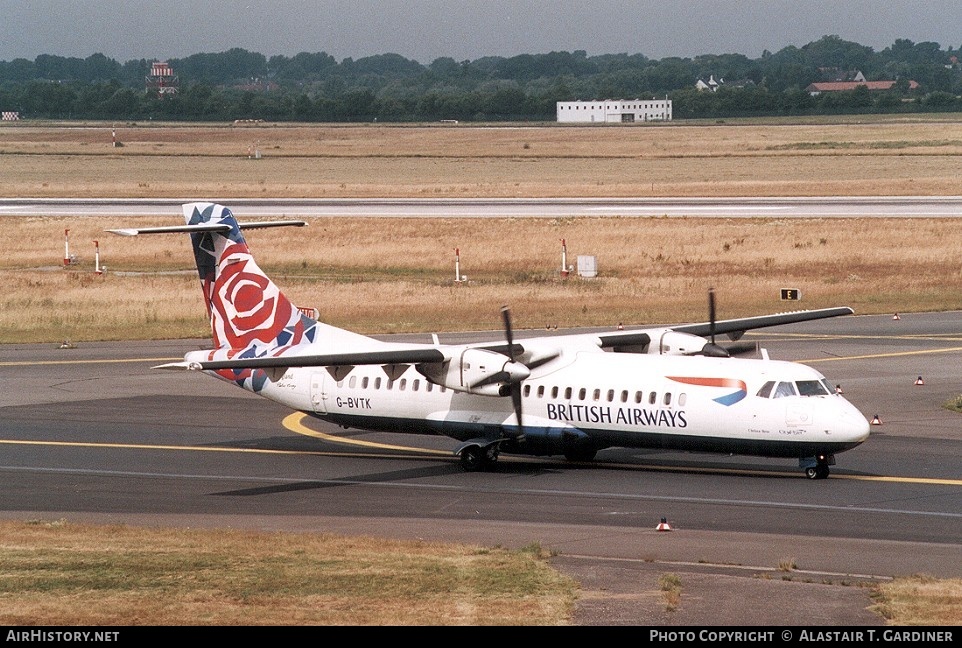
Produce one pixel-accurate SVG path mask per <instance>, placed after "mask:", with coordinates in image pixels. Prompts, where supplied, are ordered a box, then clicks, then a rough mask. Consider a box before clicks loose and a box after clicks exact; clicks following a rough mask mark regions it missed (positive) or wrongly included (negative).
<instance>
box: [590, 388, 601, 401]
mask: <svg viewBox="0 0 962 648" xmlns="http://www.w3.org/2000/svg"><path fill="white" fill-rule="evenodd" d="M591 399H592V400H596V401H598V400H601V390H600V389H596V390H595V391H594V392H592V394H591Z"/></svg>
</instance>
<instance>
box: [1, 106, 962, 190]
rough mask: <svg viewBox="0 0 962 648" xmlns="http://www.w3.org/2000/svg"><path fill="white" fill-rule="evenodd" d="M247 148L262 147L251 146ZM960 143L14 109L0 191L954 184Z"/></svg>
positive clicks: (869, 121) (879, 121)
mask: <svg viewBox="0 0 962 648" xmlns="http://www.w3.org/2000/svg"><path fill="white" fill-rule="evenodd" d="M114 129H116V132H117V139H118V140H119V141H121V142H122V144H123V146H122V147H114V146H112V131H113V130H114ZM255 151H259V152H260V154H261V159H259V160H258V159H254V160H252V159H249V156H250V155H251V154H252V153H254V152H255ZM960 155H962V116H960V115H955V114H952V115H939V116H924V117H912V118H904V117H865V118H862V119H860V120H858V121H856V122H851V121H850V122H849V123H837V122H830V121H827V120H823V121H816V122H809V123H798V122H788V121H769V122H767V123H760V124H755V123H746V122H737V121H736V122H730V123H715V122H705V123H691V122H689V123H685V122H673V123H670V124H660V125H651V124H649V125H645V126H642V125H632V126H623V125H618V126H615V125H611V126H600V125H594V126H575V125H557V124H548V125H501V126H483V125H482V126H466V125H459V126H453V127H450V126H444V127H442V126H437V125H429V126H424V125H393V126H392V125H370V124H368V125H312V126H305V125H296V124H294V125H291V124H284V125H281V124H276V125H271V124H268V125H264V126H258V127H243V128H236V127H231V126H230V125H226V124H205V125H182V124H84V125H68V124H31V123H29V122H21V123H7V124H3V125H2V126H0V160H2V161H3V163H4V169H5V173H3V174H2V175H0V196H6V197H26V196H35V197H43V196H60V197H63V196H67V197H72V196H92V197H170V196H203V197H208V198H212V197H223V198H230V197H238V196H243V197H385V196H387V197H465V196H481V197H513V196H531V197H536V196H576V197H582V196H597V197H620V196H641V197H644V196H751V195H756V196H804V195H835V194H838V195H853V194H856V195H873V194H883V195H953V194H955V193H957V192H958V178H957V174H956V173H955V169H957V168H958V161H959V157H960Z"/></svg>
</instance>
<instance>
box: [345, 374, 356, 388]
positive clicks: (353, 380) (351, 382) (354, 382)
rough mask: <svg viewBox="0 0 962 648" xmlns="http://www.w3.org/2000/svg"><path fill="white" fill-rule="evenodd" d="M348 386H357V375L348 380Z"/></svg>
mask: <svg viewBox="0 0 962 648" xmlns="http://www.w3.org/2000/svg"><path fill="white" fill-rule="evenodd" d="M347 386H348V387H350V388H351V389H354V388H355V387H357V376H351V379H350V380H348V381H347Z"/></svg>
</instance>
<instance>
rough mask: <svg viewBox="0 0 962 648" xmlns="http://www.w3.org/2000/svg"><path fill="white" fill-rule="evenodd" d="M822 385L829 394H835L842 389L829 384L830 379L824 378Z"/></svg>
mask: <svg viewBox="0 0 962 648" xmlns="http://www.w3.org/2000/svg"><path fill="white" fill-rule="evenodd" d="M822 384H823V385H825V389H827V390H828V393H829V394H835V393H837V392H838V391H839V390H840V389H841V388H840V387H832V383H830V382H828V378H822Z"/></svg>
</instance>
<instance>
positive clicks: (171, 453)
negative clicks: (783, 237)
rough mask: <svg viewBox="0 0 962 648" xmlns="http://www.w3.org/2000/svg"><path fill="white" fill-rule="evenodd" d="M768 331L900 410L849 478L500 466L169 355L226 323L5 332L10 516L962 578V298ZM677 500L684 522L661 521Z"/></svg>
mask: <svg viewBox="0 0 962 648" xmlns="http://www.w3.org/2000/svg"><path fill="white" fill-rule="evenodd" d="M539 333H540V332H539V331H527V332H526V331H518V332H517V334H518V336H519V337H523V336H524V335H525V334H539ZM478 335H480V334H462V335H459V336H451V337H450V339H448V340H444V341H452V342H453V341H458V340H461V339H473V338H476V337H477V336H478ZM499 335H500V333H499V332H492V333H491V334H490V335H486V336H485V337H492V338H495V339H497V338H498V337H499ZM425 337H426V336H425ZM393 339H398V338H397V337H395V338H393ZM746 339H750V340H758V341H759V342H760V343H761V345H762V346H763V347H765V348H766V349H767V350H768V352H769V353H770V355H771V356H772V357H773V358H777V359H785V360H797V361H801V362H804V363H806V364H811V365H812V366H814V367H816V368H817V369H819V370H820V371H821V372H822V373H824V374H825V375H826V376H827V377H828V379H829V380H830V381H832V383H833V384H838V385H839V386H840V387H841V388H842V389H843V392H844V394H845V396H846V398H848V399H849V400H851V401H852V402H853V403H854V404H855V405H856V406H857V407H859V409H860V410H861V411H862V412H863V414H865V416H866V418H869V419H871V418H872V417H874V416H878V417H879V419H880V422H881V423H880V425H877V426H873V427H872V435H871V438H870V439H869V440H868V441H867V442H866V443H864V444H863V445H862V446H860V447H858V448H856V449H854V450H851V451H849V452H846V453H842V454H840V455H838V456H837V460H838V465H836V466H835V467H833V471H832V476H831V477H830V478H829V479H827V480H823V481H811V480H808V479H806V478H805V477H804V476H803V475H802V473H801V471H800V470H799V469H798V467H797V465H796V464H795V462H793V461H791V460H777V459H774V460H769V459H762V458H751V457H729V456H715V455H695V454H685V453H677V452H663V451H651V452H646V451H637V450H631V451H630V450H618V449H610V450H605V451H602V452H600V453H599V455H598V458H597V459H596V460H595V461H594V462H592V463H590V464H571V463H568V462H566V461H565V460H563V459H560V458H558V459H549V458H546V459H540V458H530V457H514V458H512V457H510V456H504V455H503V456H502V459H501V460H500V461H499V463H498V465H497V467H496V468H495V469H494V470H493V471H491V472H481V473H464V472H462V471H461V469H460V467H459V466H458V463H457V461H456V460H455V458H454V456H453V454H452V453H453V450H454V448H455V447H456V442H454V441H452V440H450V439H447V438H444V437H424V436H406V435H399V434H373V433H366V432H359V431H356V430H342V429H339V428H334V427H332V426H329V425H327V424H324V423H321V422H318V421H315V420H313V419H309V418H302V417H299V416H296V415H294V416H292V415H291V414H292V413H291V412H290V411H289V410H286V409H285V408H283V407H281V406H279V405H276V404H273V403H270V402H268V401H266V400H262V399H260V398H258V397H255V396H253V395H250V394H248V393H246V392H242V391H241V390H239V389H236V388H234V387H232V386H231V385H228V384H225V383H222V382H220V381H217V380H214V379H211V378H209V377H206V376H202V375H197V374H184V373H177V372H165V371H155V370H151V369H150V367H151V366H153V365H156V364H160V363H161V362H165V361H169V360H174V359H180V358H181V357H182V356H183V353H185V352H186V351H188V350H191V349H195V348H199V347H204V348H206V346H207V344H208V343H207V342H206V341H196V340H177V341H165V342H123V343H87V344H79V345H77V348H73V349H60V348H58V346H57V345H55V344H48V345H2V346H0V376H2V379H3V390H2V394H0V424H2V431H0V447H2V453H3V454H2V459H0V516H2V517H5V518H9V519H32V518H37V517H40V518H44V519H51V518H53V519H55V518H60V517H63V518H66V519H69V520H91V521H98V522H113V523H124V524H162V525H187V526H213V527H221V526H230V527H248V528H257V529H267V530H293V531H316V532H337V533H349V534H374V535H382V536H391V537H402V538H422V539H437V540H443V541H461V542H472V543H480V544H484V545H489V546H491V545H501V546H519V547H520V546H524V545H527V544H530V543H532V542H539V543H541V544H542V545H544V546H546V547H550V548H552V549H553V550H556V551H558V552H560V553H562V554H565V555H572V556H575V555H577V556H582V555H584V556H593V557H598V558H631V559H639V558H643V559H644V560H650V561H653V562H662V563H689V564H693V563H697V562H710V563H715V564H719V565H722V564H727V565H745V566H753V567H756V568H758V567H765V568H769V569H772V570H777V568H778V565H779V562H780V561H783V560H785V559H786V558H792V559H793V560H794V561H795V562H797V564H798V565H799V567H800V568H801V569H805V570H812V571H813V572H820V573H833V574H863V575H873V576H897V575H909V574H914V573H927V574H932V575H936V576H939V577H962V560H960V558H962V470H960V468H959V459H958V458H959V457H960V456H962V415H960V414H958V413H955V412H952V411H949V410H947V409H945V408H943V407H942V404H943V403H945V402H946V401H948V400H949V399H954V398H958V397H959V396H960V394H962V376H960V371H959V367H960V366H962V364H960V359H962V313H958V312H951V313H923V314H902V315H901V317H900V318H899V319H897V320H896V319H893V317H891V316H861V317H860V316H854V317H845V318H837V319H833V320H824V321H818V322H810V323H806V324H800V325H793V326H785V327H779V328H778V329H771V330H768V331H763V332H757V333H755V334H748V335H747V336H746ZM918 377H923V379H924V384H923V385H917V384H916V381H917V378H918ZM662 518H666V519H667V520H669V521H670V523H671V525H672V526H673V528H674V531H673V532H671V533H660V532H657V531H655V527H656V525H657V523H658V522H659V521H660V520H661V519H662Z"/></svg>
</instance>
